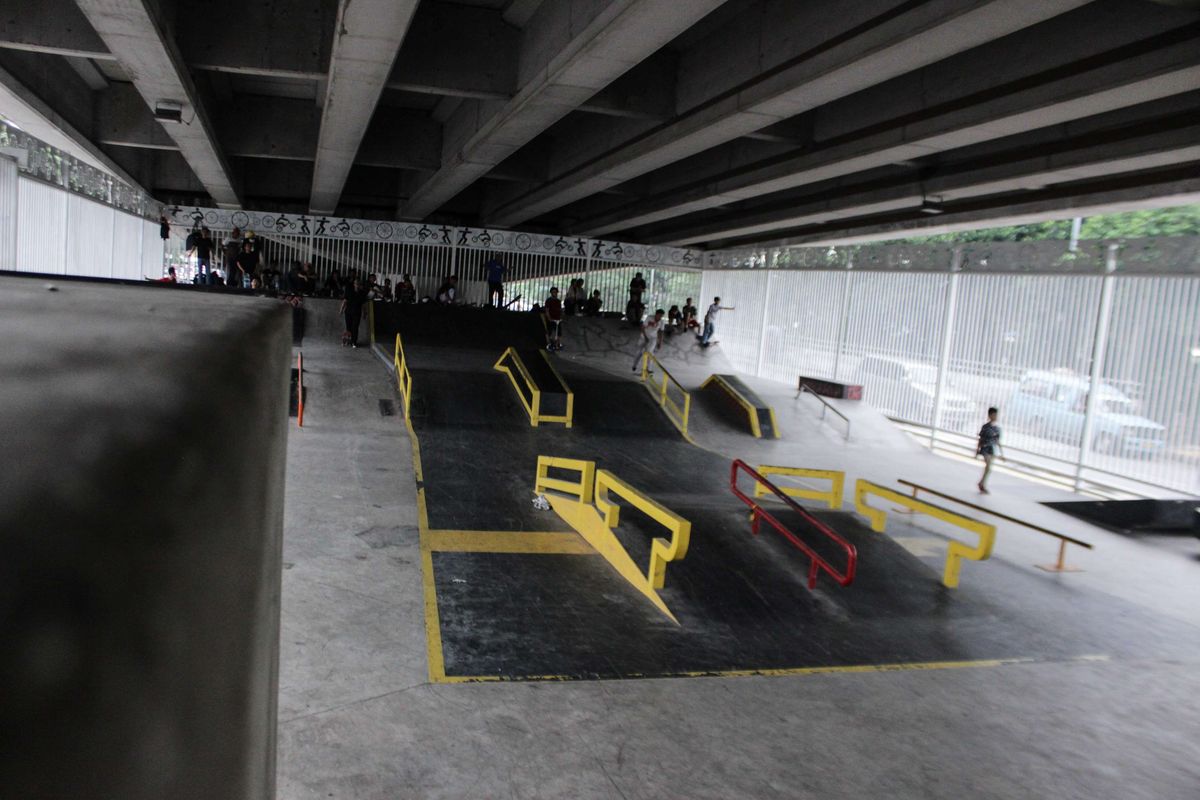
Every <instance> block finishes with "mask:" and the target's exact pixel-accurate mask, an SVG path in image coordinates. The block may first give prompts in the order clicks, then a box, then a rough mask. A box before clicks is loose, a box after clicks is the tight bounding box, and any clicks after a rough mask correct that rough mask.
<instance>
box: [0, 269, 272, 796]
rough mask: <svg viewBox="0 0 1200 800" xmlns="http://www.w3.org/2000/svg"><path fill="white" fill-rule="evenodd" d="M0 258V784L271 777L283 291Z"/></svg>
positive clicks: (242, 788)
mask: <svg viewBox="0 0 1200 800" xmlns="http://www.w3.org/2000/svg"><path fill="white" fill-rule="evenodd" d="M46 287H47V284H46V281H45V279H24V278H4V277H0V342H3V346H0V643H2V646H0V797H13V798H17V797H21V798H43V797H46V798H49V797H53V798H59V797H63V798H66V797H71V798H82V797H97V798H98V797H106V798H108V797H111V798H122V799H123V800H141V799H142V798H146V799H147V800H148V799H149V798H155V800H159V799H160V798H172V800H178V799H179V798H205V799H206V800H215V799H216V798H265V797H273V796H274V775H275V763H274V760H275V707H276V689H277V678H278V675H277V673H278V658H279V583H280V581H279V576H280V544H281V538H282V527H283V526H282V523H283V482H284V456H285V447H286V435H287V427H286V426H287V400H288V362H289V359H290V355H291V347H290V338H291V315H290V309H289V308H288V307H286V306H285V305H283V304H282V303H278V302H276V301H271V300H265V299H259V298H245V297H229V296H222V295H219V294H209V293H201V292H190V291H186V290H180V289H175V288H172V287H166V286H146V287H118V286H113V285H105V284H102V283H90V282H76V281H69V282H68V281H64V282H61V283H60V284H59V285H58V286H57V290H56V291H49V290H48V289H47V288H46Z"/></svg>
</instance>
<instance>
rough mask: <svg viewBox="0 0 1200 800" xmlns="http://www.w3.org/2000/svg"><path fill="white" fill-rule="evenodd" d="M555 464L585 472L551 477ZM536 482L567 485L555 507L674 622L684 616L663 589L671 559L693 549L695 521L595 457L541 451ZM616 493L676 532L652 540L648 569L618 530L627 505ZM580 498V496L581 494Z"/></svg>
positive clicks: (548, 486)
mask: <svg viewBox="0 0 1200 800" xmlns="http://www.w3.org/2000/svg"><path fill="white" fill-rule="evenodd" d="M550 469H558V470H571V471H574V472H578V473H579V479H578V480H575V481H568V480H563V479H560V478H551V477H549V470H550ZM534 485H535V488H536V489H537V490H538V491H539V492H540V491H541V490H542V489H553V490H556V491H562V492H565V493H567V494H569V495H571V496H570V497H566V496H563V495H556V494H548V495H546V499H547V500H549V502H550V506H551V508H553V509H554V511H555V512H556V513H557V514H558V515H559V516H560V517H562V519H563V520H564V521H565V522H567V523H568V524H569V525H570V526H571V527H572V528H574V529H575V530H576V531H577V532H578V533H579V535H580V536H582V537H583V539H584V541H586V542H587V543H588V544H589V545H591V546H592V547H593V548H594V549H595V550H596V552H597V553H599V554H600V555H602V556H604V558H605V560H606V561H608V563H609V564H610V565H612V567H613V569H615V570H616V571H617V573H618V574H620V576H621V577H623V578H624V579H625V580H626V581H628V582H629V584H630V585H631V586H633V587H634V588H635V589H637V590H638V591H639V592H641V593H642V595H644V596H645V597H646V599H648V600H649V601H650V602H651V603H653V604H654V606H655V607H656V608H657V609H658V610H659V611H661V612H662V613H663V614H665V615H666V616H667V617H668V618H669V619H670V620H671V621H672V622H675V623H676V624H678V622H679V620H677V619H676V618H675V615H674V614H672V613H671V610H670V609H669V608H667V604H666V603H664V602H663V599H662V598H661V597H659V594H658V591H657V590H658V589H661V588H663V584H664V582H665V580H666V573H667V564H669V563H670V562H672V561H679V560H681V559H682V558H684V556H686V555H687V550H688V543H689V541H690V539H691V535H692V523H690V522H689V521H687V520H686V519H684V518H683V517H681V516H679V515H678V514H676V513H675V512H674V511H671V510H670V509H669V508H667V507H666V506H664V505H662V504H661V503H658V502H657V501H655V500H653V499H651V498H649V497H647V496H646V495H644V494H643V493H642V492H640V491H638V490H637V489H635V488H634V487H632V486H630V485H629V484H628V483H625V482H624V481H622V480H621V479H620V478H618V477H617V476H616V475H613V474H612V473H611V472H609V471H608V470H603V469H602V470H597V469H596V464H595V462H593V461H581V460H576V459H570V458H556V457H553V456H538V467H537V478H536V479H535V484H534ZM613 496H616V497H619V498H621V499H622V500H624V501H626V502H627V503H629V505H631V506H633V507H634V508H636V509H637V510H639V511H641V512H642V513H643V514H645V515H646V516H648V517H650V518H651V519H652V520H654V521H655V522H657V523H658V524H660V525H662V526H663V527H664V528H666V529H667V531H668V533H669V534H670V538H659V537H656V538H655V539H654V540H653V541H652V542H651V544H650V565H649V568H648V569H647V570H646V571H645V572H643V571H642V569H641V568H640V567H639V566H638V565H637V564H636V563H635V562H634V560H633V558H631V557H630V555H629V553H628V551H626V549H625V547H624V546H623V545H622V544H621V542H620V540H619V539H618V538H617V536H616V534H615V533H613V530H614V529H615V528H616V527H617V525H619V524H620V520H621V509H620V506H618V505H617V504H616V503H614V502H613V501H612V499H611V498H612V497H613ZM576 498H578V499H576Z"/></svg>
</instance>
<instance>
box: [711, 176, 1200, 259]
mask: <svg viewBox="0 0 1200 800" xmlns="http://www.w3.org/2000/svg"><path fill="white" fill-rule="evenodd" d="M1196 174H1197V173H1196V172H1195V170H1192V171H1191V173H1190V174H1188V175H1185V176H1180V175H1175V174H1168V175H1163V176H1157V177H1156V178H1155V179H1149V178H1141V179H1135V180H1130V181H1127V182H1125V184H1124V185H1122V186H1120V187H1116V188H1114V187H1113V186H1111V185H1103V184H1096V185H1084V186H1079V187H1072V189H1071V190H1070V191H1063V192H1055V193H1052V195H1051V196H1045V195H1041V196H1033V197H1030V198H1028V199H1022V200H1012V199H1002V200H998V201H996V202H995V203H991V204H989V203H978V204H975V205H974V206H973V207H970V208H963V209H961V210H959V209H950V210H947V211H946V213H944V214H939V215H934V216H930V215H925V214H920V213H919V212H918V213H915V214H913V215H911V216H908V217H902V218H899V219H897V218H892V219H886V220H882V219H881V220H868V221H864V222H862V223H859V224H855V225H853V227H830V226H825V227H821V228H815V229H814V230H812V231H800V232H796V233H789V234H787V235H784V236H778V237H776V238H772V239H769V240H756V241H754V242H753V243H752V246H754V247H799V246H804V247H827V246H830V245H838V246H840V245H851V244H862V243H866V242H879V241H888V240H891V239H900V238H907V237H911V236H933V235H937V234H943V233H956V232H958V231H970V230H978V229H980V228H995V227H999V226H1005V225H1029V224H1032V223H1036V222H1046V221H1048V220H1061V219H1063V218H1064V217H1068V216H1070V217H1090V216H1095V215H1097V214H1119V213H1122V212H1126V211H1144V210H1146V209H1150V208H1173V207H1176V206H1186V205H1195V204H1197V203H1200V178H1198V177H1196ZM720 244H721V246H722V247H725V246H729V247H742V246H750V245H751V243H742V242H722V243H720Z"/></svg>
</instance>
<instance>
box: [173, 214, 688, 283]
mask: <svg viewBox="0 0 1200 800" xmlns="http://www.w3.org/2000/svg"><path fill="white" fill-rule="evenodd" d="M166 214H167V215H168V217H170V219H171V221H172V223H173V224H176V225H184V226H187V227H188V228H191V227H193V226H195V225H207V226H208V227H210V228H214V229H218V230H230V229H232V228H234V227H238V228H241V229H242V230H243V231H254V232H255V233H256V234H260V235H270V234H272V233H274V234H281V235H288V236H311V237H313V238H316V239H345V240H351V241H359V242H400V243H404V244H420V245H428V246H431V247H465V248H471V249H475V250H493V251H496V252H502V253H540V254H544V255H552V256H564V257H570V258H581V259H591V260H592V261H608V262H613V263H616V264H634V265H650V266H653V265H657V264H661V265H663V266H668V267H695V268H699V267H701V266H702V265H703V263H704V253H703V251H700V250H691V249H688V248H683V247H662V246H659V245H644V244H631V243H628V242H613V241H607V240H603V239H584V238H579V237H574V236H552V235H547V234H542V233H524V232H521V231H503V230H495V229H492V228H462V227H457V226H450V225H429V224H423V223H419V222H393V221H389V220H376V219H352V218H348V217H331V216H325V215H319V214H286V213H273V212H268V211H236V210H235V211H231V210H229V209H222V208H203V207H198V206H191V207H188V206H170V207H168V208H167V209H166Z"/></svg>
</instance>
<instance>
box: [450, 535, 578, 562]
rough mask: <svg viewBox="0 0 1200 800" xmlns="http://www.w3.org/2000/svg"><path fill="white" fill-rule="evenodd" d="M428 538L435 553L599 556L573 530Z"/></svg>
mask: <svg viewBox="0 0 1200 800" xmlns="http://www.w3.org/2000/svg"><path fill="white" fill-rule="evenodd" d="M427 541H428V542H429V549H430V550H431V551H433V552H435V553H528V554H536V555H568V556H594V555H596V551H595V550H594V549H592V547H591V546H590V545H589V544H588V543H587V542H585V541H584V540H583V538H582V537H581V536H580V535H579V534H577V533H575V532H573V531H570V532H560V531H429V535H428V537H427Z"/></svg>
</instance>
